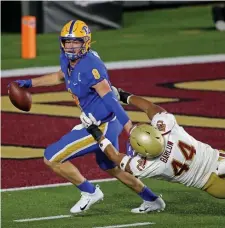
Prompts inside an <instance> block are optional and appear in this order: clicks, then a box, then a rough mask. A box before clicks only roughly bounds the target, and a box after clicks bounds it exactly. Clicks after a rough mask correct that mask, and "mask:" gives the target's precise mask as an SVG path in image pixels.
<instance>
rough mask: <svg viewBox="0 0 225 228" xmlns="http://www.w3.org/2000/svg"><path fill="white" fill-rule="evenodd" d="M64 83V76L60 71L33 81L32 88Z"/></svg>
mask: <svg viewBox="0 0 225 228" xmlns="http://www.w3.org/2000/svg"><path fill="white" fill-rule="evenodd" d="M63 82H64V74H63V72H62V71H61V70H60V71H58V72H55V73H52V74H46V75H43V76H40V77H37V78H33V79H32V87H38V86H53V85H58V84H61V83H63Z"/></svg>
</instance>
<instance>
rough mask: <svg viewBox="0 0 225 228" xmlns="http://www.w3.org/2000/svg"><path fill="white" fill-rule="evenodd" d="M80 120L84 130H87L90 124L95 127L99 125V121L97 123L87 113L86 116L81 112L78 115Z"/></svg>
mask: <svg viewBox="0 0 225 228" xmlns="http://www.w3.org/2000/svg"><path fill="white" fill-rule="evenodd" d="M80 120H81V122H82V124H83V126H84V127H85V128H88V127H89V126H91V125H92V124H94V125H96V126H99V125H100V124H101V121H100V120H99V121H97V120H96V119H95V117H94V116H93V115H92V114H91V113H88V116H87V115H86V114H85V113H84V112H82V113H81V115H80Z"/></svg>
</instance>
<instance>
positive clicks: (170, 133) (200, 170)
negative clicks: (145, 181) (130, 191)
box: [130, 112, 219, 188]
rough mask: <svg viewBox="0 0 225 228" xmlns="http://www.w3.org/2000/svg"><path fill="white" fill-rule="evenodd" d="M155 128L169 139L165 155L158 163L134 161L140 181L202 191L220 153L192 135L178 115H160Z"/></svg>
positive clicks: (143, 159) (131, 165) (134, 169)
mask: <svg viewBox="0 0 225 228" xmlns="http://www.w3.org/2000/svg"><path fill="white" fill-rule="evenodd" d="M151 124H152V125H153V126H156V127H157V128H158V129H159V130H160V132H161V133H162V135H163V137H164V139H165V149H164V152H163V153H162V154H161V155H160V156H159V157H158V158H155V159H152V160H151V159H147V160H146V159H145V158H142V157H140V156H139V155H137V156H135V157H133V158H132V159H131V162H130V169H131V171H132V172H133V175H134V176H137V177H140V178H142V177H144V178H146V177H155V178H159V179H164V180H167V181H170V182H179V183H182V184H184V185H186V186H192V187H196V188H202V187H203V186H204V185H205V184H206V182H207V181H208V179H209V177H210V175H211V173H212V172H216V169H217V167H218V157H219V151H218V150H215V149H213V148H212V147H211V146H210V145H208V144H205V143H202V142H200V141H198V140H196V139H195V138H193V137H192V136H191V135H189V134H188V133H187V132H186V131H185V130H184V129H183V128H182V127H180V126H179V125H178V124H177V122H176V119H175V117H174V115H172V114H170V113H166V112H163V113H157V114H156V115H155V116H154V117H153V119H152V122H151Z"/></svg>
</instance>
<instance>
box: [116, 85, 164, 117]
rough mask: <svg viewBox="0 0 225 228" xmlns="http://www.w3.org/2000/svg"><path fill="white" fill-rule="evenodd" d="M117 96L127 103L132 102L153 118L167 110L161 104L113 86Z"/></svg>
mask: <svg viewBox="0 0 225 228" xmlns="http://www.w3.org/2000/svg"><path fill="white" fill-rule="evenodd" d="M113 91H114V93H116V95H117V98H118V99H119V100H121V101H122V102H123V103H125V104H131V105H134V106H135V107H137V108H139V109H140V110H142V111H143V112H145V113H146V114H147V115H148V117H149V119H150V120H151V119H152V118H153V116H154V115H155V114H156V113H160V112H165V111H166V110H165V109H164V108H162V107H161V106H159V105H156V104H154V103H152V102H151V101H148V100H146V99H144V98H142V97H139V96H136V95H134V94H131V93H129V92H126V91H124V90H122V89H120V88H119V89H117V88H115V87H113Z"/></svg>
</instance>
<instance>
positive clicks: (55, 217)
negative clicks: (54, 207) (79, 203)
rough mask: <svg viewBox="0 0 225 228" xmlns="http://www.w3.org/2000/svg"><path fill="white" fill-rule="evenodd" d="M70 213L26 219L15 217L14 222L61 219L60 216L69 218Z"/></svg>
mask: <svg viewBox="0 0 225 228" xmlns="http://www.w3.org/2000/svg"><path fill="white" fill-rule="evenodd" d="M69 217H72V215H56V216H49V217H39V218H28V219H16V220H13V221H14V222H34V221H42V220H53V219H61V218H69Z"/></svg>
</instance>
